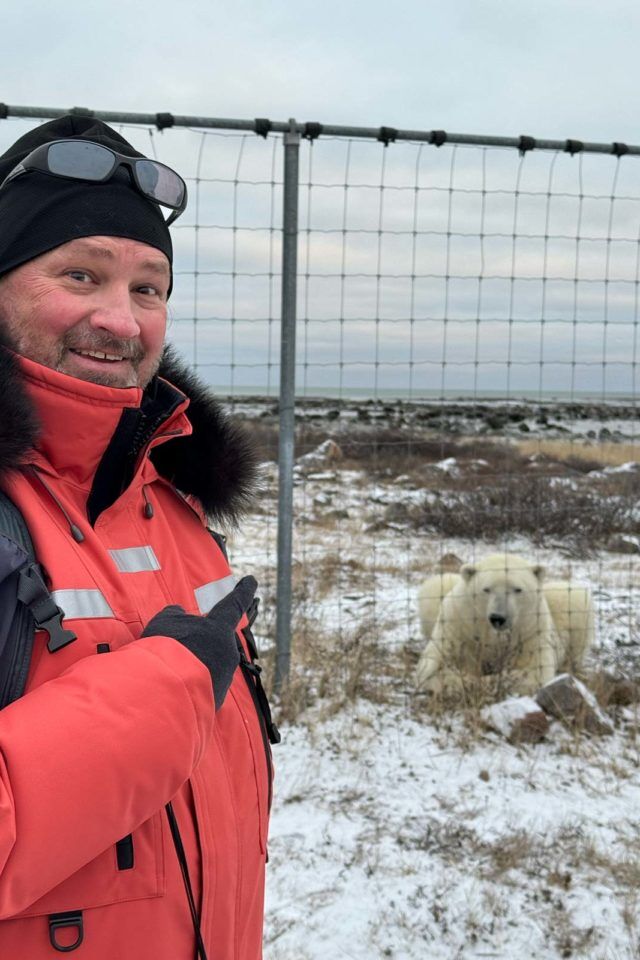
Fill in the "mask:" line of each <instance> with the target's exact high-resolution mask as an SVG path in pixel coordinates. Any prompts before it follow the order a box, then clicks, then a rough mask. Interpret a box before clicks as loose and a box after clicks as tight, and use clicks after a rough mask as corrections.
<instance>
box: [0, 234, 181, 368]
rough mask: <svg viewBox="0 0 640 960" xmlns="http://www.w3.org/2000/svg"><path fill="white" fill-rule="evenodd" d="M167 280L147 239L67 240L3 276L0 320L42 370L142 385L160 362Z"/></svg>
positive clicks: (159, 258) (166, 264)
mask: <svg viewBox="0 0 640 960" xmlns="http://www.w3.org/2000/svg"><path fill="white" fill-rule="evenodd" d="M169 282H170V269H169V261H168V260H167V258H166V257H165V255H164V254H163V253H161V252H160V251H159V250H156V249H155V248H154V247H150V246H148V245H147V244H145V243H140V242H138V241H137V240H128V239H125V238H123V237H86V238H82V239H79V240H71V241H69V242H68V243H63V244H62V245H61V246H59V247H56V248H55V250H50V251H49V252H48V253H44V254H42V256H40V257H36V258H35V259H34V260H30V261H29V262H28V263H25V264H23V265H22V266H20V267H16V269H15V270H12V271H11V272H10V273H8V274H7V275H6V276H5V277H3V278H2V279H0V324H1V325H2V326H3V327H4V328H5V329H6V331H7V333H8V334H9V336H10V338H11V340H12V341H13V343H14V344H15V346H16V349H17V350H18V352H19V353H21V354H22V355H23V356H25V357H28V358H29V359H31V360H35V361H37V362H38V363H42V364H44V365H45V366H47V367H51V368H52V369H54V370H59V371H60V372H61V373H67V374H69V375H70V376H72V377H77V378H78V379H79V380H90V381H91V382H92V383H99V384H103V385H105V386H109V387H145V386H146V385H147V383H148V382H149V381H150V380H151V378H152V377H153V375H154V374H155V373H156V371H157V369H158V365H159V363H160V357H161V354H162V347H163V344H164V335H165V329H166V321H167V292H168V289H169ZM92 354H93V355H92ZM95 354H98V356H95ZM105 354H106V357H105Z"/></svg>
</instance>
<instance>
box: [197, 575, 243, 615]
mask: <svg viewBox="0 0 640 960" xmlns="http://www.w3.org/2000/svg"><path fill="white" fill-rule="evenodd" d="M237 582H238V578H237V577H234V576H233V574H229V576H228V577H223V578H222V579H221V580H212V581H211V583H205V584H203V586H201V587H196V589H195V590H194V591H193V592H194V593H195V595H196V603H197V604H198V609H199V610H200V613H209V610H211V607H213V606H215V604H216V603H217V602H218V601H219V600H222V598H223V597H226V595H227V594H228V593H231V591H232V590H233V588H234V587H235V585H236V583H237Z"/></svg>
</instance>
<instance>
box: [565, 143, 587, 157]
mask: <svg viewBox="0 0 640 960" xmlns="http://www.w3.org/2000/svg"><path fill="white" fill-rule="evenodd" d="M583 150H584V143H583V142H582V140H566V141H565V144H564V152H565V153H570V154H571V156H573V155H574V153H582V151H583Z"/></svg>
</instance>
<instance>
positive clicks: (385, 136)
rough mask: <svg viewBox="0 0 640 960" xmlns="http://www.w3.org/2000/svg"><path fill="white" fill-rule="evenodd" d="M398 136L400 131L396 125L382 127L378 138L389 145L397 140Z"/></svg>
mask: <svg viewBox="0 0 640 960" xmlns="http://www.w3.org/2000/svg"><path fill="white" fill-rule="evenodd" d="M397 136H398V131H397V130H396V128H395V127H380V129H379V130H378V136H377V139H378V140H379V141H380V143H384V145H385V147H388V146H389V144H390V143H395V142H396V139H397Z"/></svg>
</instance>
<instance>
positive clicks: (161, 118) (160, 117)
mask: <svg viewBox="0 0 640 960" xmlns="http://www.w3.org/2000/svg"><path fill="white" fill-rule="evenodd" d="M175 122H176V121H175V118H174V116H173V114H172V113H156V128H157V129H158V130H160V131H162V130H167V129H168V128H169V127H172V126H173V125H174V123H175Z"/></svg>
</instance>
